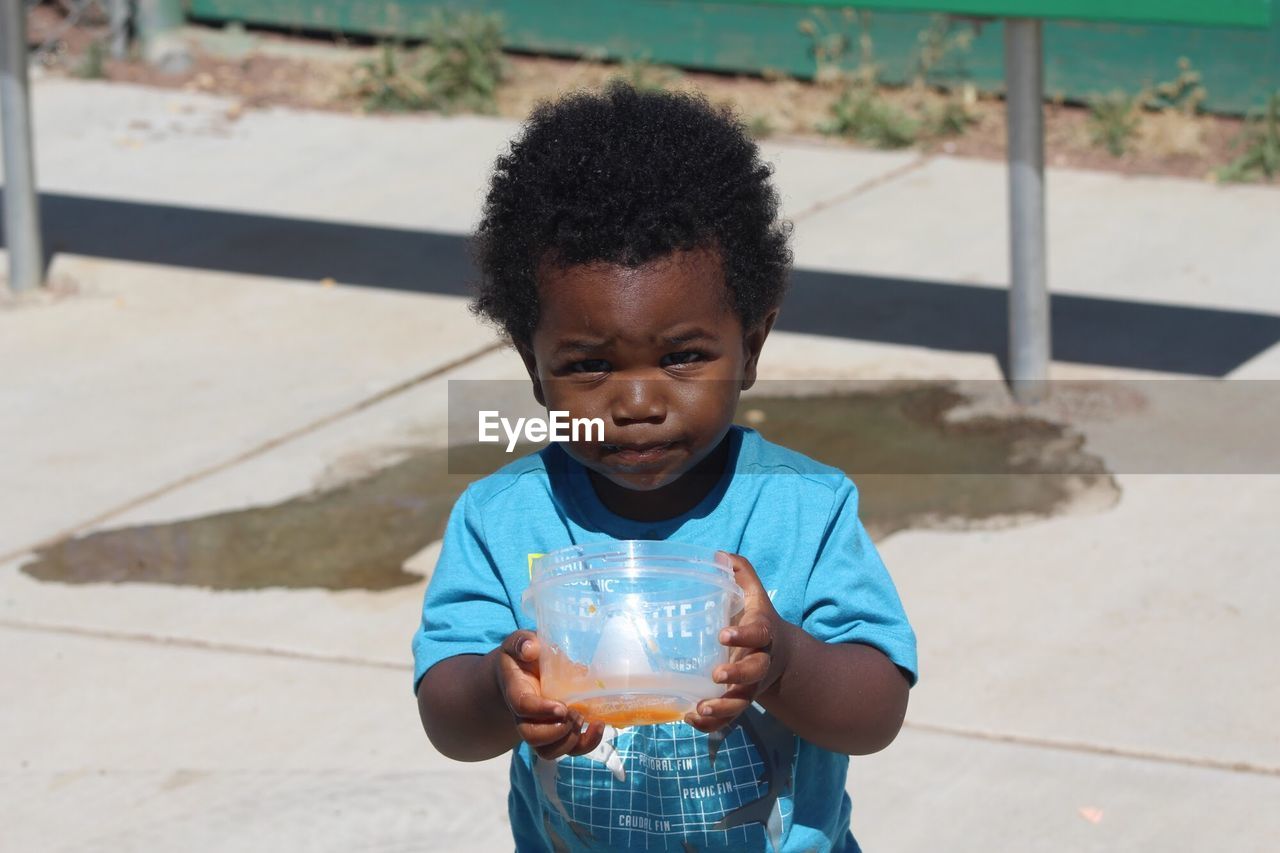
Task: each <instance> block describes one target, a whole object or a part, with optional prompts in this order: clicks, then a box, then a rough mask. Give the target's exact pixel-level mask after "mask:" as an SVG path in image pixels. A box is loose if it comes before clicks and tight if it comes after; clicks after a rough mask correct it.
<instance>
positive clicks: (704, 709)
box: [698, 705, 711, 717]
mask: <svg viewBox="0 0 1280 853" xmlns="http://www.w3.org/2000/svg"><path fill="white" fill-rule="evenodd" d="M698 713H699V714H701V715H702V716H704V717H710V716H711V706H710V705H699V706H698Z"/></svg>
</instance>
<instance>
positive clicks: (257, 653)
mask: <svg viewBox="0 0 1280 853" xmlns="http://www.w3.org/2000/svg"><path fill="white" fill-rule="evenodd" d="M0 628H7V629H9V630H11V631H27V632H29V633H32V634H57V635H61V636H70V637H81V638H84V639H89V640H114V641H116V642H121V643H142V644H144V645H155V646H169V647H173V648H181V649H191V650H193V651H201V652H214V653H222V654H237V655H249V656H252V657H265V658H278V659H282V660H300V661H307V662H309V663H334V664H340V665H342V666H361V667H367V668H370V669H391V670H397V671H403V672H409V671H411V670H412V669H413V667H412V666H410V665H409V664H407V663H396V662H395V661H388V660H377V659H369V658H355V657H349V656H345V655H328V654H321V653H319V652H304V651H298V650H295V649H279V648H271V647H269V646H246V645H242V644H240V643H224V642H218V641H216V640H201V639H197V638H194V637H166V636H164V635H161V634H139V633H132V632H128V631H112V630H105V629H96V628H80V627H78V626H75V625H42V624H40V623H38V622H22V621H17V620H12V619H0Z"/></svg>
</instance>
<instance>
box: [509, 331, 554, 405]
mask: <svg viewBox="0 0 1280 853" xmlns="http://www.w3.org/2000/svg"><path fill="white" fill-rule="evenodd" d="M515 347H516V352H518V353H520V360H521V361H523V362H524V369H525V370H526V371H528V373H529V381H530V382H532V383H533V399H535V400H537V401H538V405H539V406H541V407H542V408H544V409H545V408H546V407H547V401H546V398H545V397H544V396H543V394H542V383H541V382H540V381H538V360H537V359H536V358H534V357H533V350H531V349H529V347H527V346H526V345H524V344H519V343H518V344H516V345H515Z"/></svg>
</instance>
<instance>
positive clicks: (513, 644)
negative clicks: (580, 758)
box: [495, 631, 604, 759]
mask: <svg viewBox="0 0 1280 853" xmlns="http://www.w3.org/2000/svg"><path fill="white" fill-rule="evenodd" d="M540 651H541V644H540V643H539V642H538V636H537V634H535V633H533V632H532V631H515V632H512V633H511V634H509V635H508V636H507V638H506V639H505V640H503V641H502V645H501V646H499V647H498V649H497V652H496V654H495V662H496V670H497V672H496V678H497V680H498V689H499V690H500V691H501V692H502V698H503V699H505V700H506V703H507V707H508V708H509V709H510V711H511V715H512V717H513V718H514V719H515V726H516V733H517V734H518V735H519V736H520V739H521V740H523V741H524V742H525V743H527V744H529V746H531V747H533V750H534V752H536V753H537V754H538V755H539V757H541V758H546V759H554V758H559V757H560V756H562V755H584V754H586V753H588V752H590V751H591V750H593V749H595V748H596V746H597V745H599V743H600V738H601V737H602V736H603V735H604V726H603V725H601V724H600V723H592V724H591V725H590V726H589V727H588V726H586V725H585V723H586V721H585V720H583V718H582V715H581V714H580V713H578V712H577V711H571V710H569V709H568V708H566V707H565V705H564V704H563V703H561V702H556V701H553V700H551V699H547V698H546V697H544V696H543V695H542V681H541V680H540V678H539V671H538V653H539V652H540Z"/></svg>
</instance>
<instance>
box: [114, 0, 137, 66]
mask: <svg viewBox="0 0 1280 853" xmlns="http://www.w3.org/2000/svg"><path fill="white" fill-rule="evenodd" d="M131 5H132V4H131V3H130V0H109V4H108V6H109V9H110V13H111V58H112V59H127V58H128V56H129V12H130V9H129V7H130V6H131Z"/></svg>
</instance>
